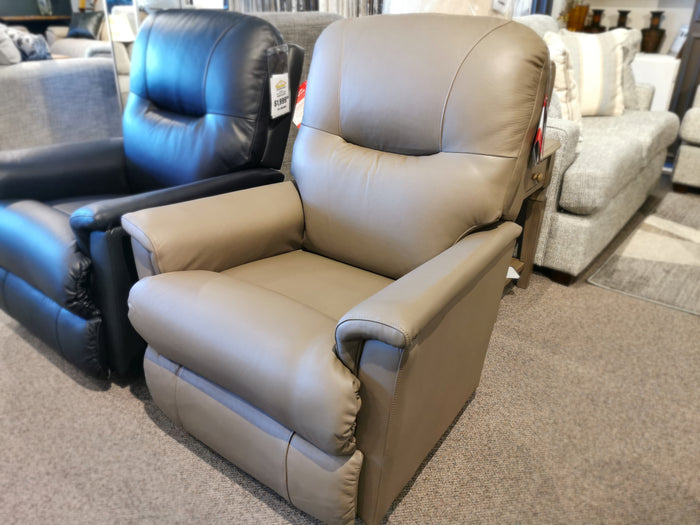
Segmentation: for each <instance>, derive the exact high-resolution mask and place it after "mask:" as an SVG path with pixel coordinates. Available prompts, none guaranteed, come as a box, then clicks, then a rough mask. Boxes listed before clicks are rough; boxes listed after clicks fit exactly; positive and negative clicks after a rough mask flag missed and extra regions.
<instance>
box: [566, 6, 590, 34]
mask: <svg viewBox="0 0 700 525" xmlns="http://www.w3.org/2000/svg"><path fill="white" fill-rule="evenodd" d="M586 16H588V5H577V6H574V7H572V8H571V9H570V10H569V13H568V15H567V20H566V29H568V30H569V31H581V30H583V26H584V24H585V23H586Z"/></svg>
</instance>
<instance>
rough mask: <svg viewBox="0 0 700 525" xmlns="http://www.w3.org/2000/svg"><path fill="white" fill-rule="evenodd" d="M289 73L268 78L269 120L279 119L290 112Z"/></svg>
mask: <svg viewBox="0 0 700 525" xmlns="http://www.w3.org/2000/svg"><path fill="white" fill-rule="evenodd" d="M291 107H292V105H291V99H290V97H289V73H282V74H280V75H272V76H271V77H270V118H277V117H281V116H282V115H286V114H287V113H289V112H290V110H291Z"/></svg>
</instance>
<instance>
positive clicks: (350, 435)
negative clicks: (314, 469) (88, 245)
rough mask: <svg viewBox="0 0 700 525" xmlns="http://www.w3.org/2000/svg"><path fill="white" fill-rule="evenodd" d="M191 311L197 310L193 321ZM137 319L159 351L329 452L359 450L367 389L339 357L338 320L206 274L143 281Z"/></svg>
mask: <svg viewBox="0 0 700 525" xmlns="http://www.w3.org/2000/svg"><path fill="white" fill-rule="evenodd" d="M329 293H332V292H330V291H329ZM183 304H187V305H191V308H188V309H187V310H186V315H185V314H184V313H181V312H183V309H182V308H181V307H180V305H183ZM178 314H179V315H178ZM175 316H177V317H175ZM129 319H130V320H131V322H132V324H133V325H134V327H135V328H136V329H137V330H138V332H139V333H140V334H141V335H142V336H143V337H144V339H146V340H147V341H148V342H149V345H150V346H151V347H152V348H153V349H154V350H155V351H156V352H158V353H159V354H161V355H163V356H164V357H166V358H168V359H170V360H171V361H174V362H176V363H178V364H180V365H182V366H184V367H185V368H188V369H190V370H192V371H193V372H195V373H196V374H198V375H200V376H202V377H205V378H207V379H209V380H210V381H212V382H214V383H215V384H217V385H219V386H221V387H223V388H225V389H227V390H229V391H230V392H231V393H233V394H235V395H237V396H239V397H241V398H242V399H244V400H246V401H247V402H249V403H250V404H252V405H253V406H255V407H256V408H258V409H259V410H262V411H263V412H265V413H266V414H268V415H269V416H270V417H272V418H274V419H275V420H277V421H279V422H280V423H281V424H283V425H284V426H286V427H288V428H290V429H291V430H294V431H295V432H298V433H299V434H300V435H301V436H302V437H304V438H305V439H307V440H308V441H309V442H311V443H313V444H314V445H316V446H317V447H318V448H320V449H321V450H323V451H325V452H327V453H328V454H335V455H345V454H350V453H352V452H353V450H354V449H355V437H354V426H355V419H356V416H357V412H358V410H359V408H360V399H359V395H358V391H359V388H360V384H359V380H358V379H357V378H356V377H355V376H354V375H353V374H352V373H351V372H350V371H349V370H348V369H347V368H345V366H344V365H343V364H342V363H341V362H340V360H339V359H338V358H337V357H336V355H335V354H334V353H333V347H334V344H335V326H336V320H335V319H332V318H330V317H328V316H326V315H324V314H322V313H320V312H319V311H318V310H316V309H313V308H310V307H308V306H306V305H304V304H301V303H299V302H297V301H295V300H293V299H291V298H289V297H285V296H284V295H282V294H280V293H277V292H274V291H271V290H267V289H264V288H261V287H258V286H255V285H253V284H249V283H247V282H245V281H242V280H240V279H235V278H233V277H231V276H227V275H224V274H220V273H215V272H207V271H191V272H176V273H170V274H161V275H156V276H154V277H149V278H147V279H144V280H142V281H140V282H139V284H138V285H137V286H135V287H134V288H133V289H132V291H131V295H130V296H129ZM193 348H196V349H197V351H196V352H192V349H193Z"/></svg>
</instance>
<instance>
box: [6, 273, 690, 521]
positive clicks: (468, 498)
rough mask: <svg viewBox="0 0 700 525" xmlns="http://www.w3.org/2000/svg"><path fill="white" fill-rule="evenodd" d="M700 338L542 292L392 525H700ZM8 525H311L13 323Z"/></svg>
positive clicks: (501, 329)
mask: <svg viewBox="0 0 700 525" xmlns="http://www.w3.org/2000/svg"><path fill="white" fill-rule="evenodd" d="M699 385H700V322H699V321H698V318H697V317H696V316H693V315H690V314H686V313H683V312H679V311H676V310H672V309H669V308H665V307H663V306H659V305H656V304H652V303H648V302H644V301H641V300H638V299H634V298H631V297H627V296H625V295H622V294H618V293H614V292H610V291H607V290H603V289H601V288H597V287H594V286H592V285H589V284H586V283H585V281H582V280H579V281H578V282H577V283H576V284H574V285H572V286H570V287H563V286H561V285H558V284H555V283H553V282H551V281H550V280H548V279H547V278H545V277H543V276H540V275H535V276H534V277H533V280H532V284H531V285H530V288H528V289H527V290H520V289H517V288H516V289H510V290H508V291H507V292H506V294H505V295H504V298H503V301H502V304H501V308H500V312H499V317H498V322H497V325H496V328H495V331H494V335H493V337H492V341H491V345H490V348H489V352H488V357H487V359H486V364H485V368H484V372H483V376H482V382H481V385H480V387H479V389H478V391H477V394H476V396H475V398H474V399H473V401H472V402H471V403H470V404H468V405H467V407H466V408H465V410H464V411H463V412H462V414H461V415H460V416H459V418H458V419H457V420H456V422H455V424H454V425H453V427H452V428H451V429H450V430H449V431H448V433H446V435H445V437H444V439H443V440H442V442H441V443H440V444H439V446H438V447H436V449H435V450H434V452H433V454H432V455H431V456H430V457H429V458H428V459H427V460H426V462H425V463H424V465H423V467H422V468H421V470H420V471H419V473H418V475H417V476H416V477H415V478H414V480H413V481H412V482H411V483H410V484H409V486H408V487H407V488H406V489H405V490H404V492H403V494H402V495H401V496H400V497H399V499H398V500H397V501H396V502H395V504H394V507H393V509H392V510H391V512H390V514H389V515H388V522H389V523H518V524H529V523H533V524H539V523H567V524H569V523H581V524H588V523H634V524H637V523H644V524H647V523H664V524H667V523H699V522H700V401H699V399H700V386H699ZM0 436H1V439H2V441H1V443H2V446H0V465H2V467H0V515H2V518H0V519H2V521H3V523H22V524H26V523H71V524H72V523H79V524H82V523H85V524H88V523H89V524H97V523H139V524H140V523H224V522H225V523H311V522H313V520H311V519H310V518H309V517H308V516H306V515H304V514H303V513H301V512H299V511H296V510H294V509H293V508H291V507H289V506H288V505H287V504H286V503H285V502H284V501H283V500H282V499H281V498H280V497H278V496H277V495H275V494H274V493H272V492H271V491H269V490H268V489H266V488H265V487H263V486H262V485H260V484H259V483H257V482H256V481H255V480H253V479H251V478H250V477H249V476H247V475H246V474H244V473H242V472H240V471H239V470H237V469H236V468H235V467H233V466H231V465H230V464H228V463H227V462H226V461H224V460H223V459H221V458H220V457H219V456H218V455H217V454H215V453H214V452H212V451H211V450H209V449H207V448H206V447H205V446H203V445H201V444H200V443H198V442H197V441H195V440H194V439H192V438H190V437H189V436H188V435H186V434H185V433H183V432H182V431H181V430H179V429H178V428H176V427H174V426H173V425H172V424H171V423H170V422H169V421H168V420H167V419H166V418H165V417H164V416H163V415H162V414H161V413H160V412H159V410H158V409H157V408H156V407H155V406H154V404H153V402H152V401H151V399H150V397H149V395H148V391H147V389H146V387H145V385H144V382H143V379H136V380H134V381H132V382H131V383H130V384H115V383H110V382H106V381H96V380H93V379H90V378H88V377H86V376H84V375H82V374H81V373H79V372H77V371H76V370H75V369H74V368H72V367H71V366H69V365H67V364H66V363H64V362H63V361H62V360H61V359H60V358H58V357H57V356H56V355H55V354H54V353H53V352H52V351H50V350H49V349H47V348H46V347H45V346H44V345H42V344H41V343H40V342H39V341H37V340H36V339H35V338H34V337H33V336H31V335H30V334H29V333H28V332H27V331H26V330H25V329H24V328H22V327H21V326H19V325H18V324H17V323H15V322H14V321H13V320H11V319H10V318H8V317H7V316H5V315H4V314H0Z"/></svg>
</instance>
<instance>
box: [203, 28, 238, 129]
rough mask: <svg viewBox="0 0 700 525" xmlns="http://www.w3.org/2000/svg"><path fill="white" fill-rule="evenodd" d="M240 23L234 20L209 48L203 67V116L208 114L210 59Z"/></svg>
mask: <svg viewBox="0 0 700 525" xmlns="http://www.w3.org/2000/svg"><path fill="white" fill-rule="evenodd" d="M240 23H241V19H240V18H239V19H238V20H236V23H235V24H233V25H232V26H229V27H228V28H227V29H226V30H225V31H224V32H222V33H221V34H220V35H219V37H218V38H217V39H216V42H214V45H213V46H212V48H211V51H210V52H209V56H208V57H207V64H206V66H204V80H203V81H202V102H203V106H204V108H203V109H204V114H205V115H206V114H208V113H209V112H208V111H207V81H208V80H209V65H210V64H211V59H212V57H213V56H214V53H215V52H216V49H217V48H218V47H219V44H220V43H221V41H222V40H223V38H224V37H225V36H226V35H227V34H228V33H229V32H230V31H232V30H233V29H235V28H236V27H238V25H239V24H240Z"/></svg>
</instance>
